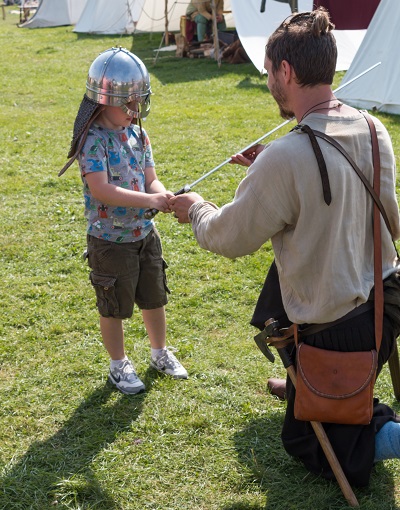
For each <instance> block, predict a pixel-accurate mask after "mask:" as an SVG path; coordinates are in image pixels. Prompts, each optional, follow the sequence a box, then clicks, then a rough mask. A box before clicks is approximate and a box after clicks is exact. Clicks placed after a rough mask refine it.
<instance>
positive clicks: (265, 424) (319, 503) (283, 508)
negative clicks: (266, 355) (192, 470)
mask: <svg viewBox="0 0 400 510" xmlns="http://www.w3.org/2000/svg"><path fill="white" fill-rule="evenodd" d="M282 424H283V413H282V414H280V413H279V414H272V415H270V416H269V417H268V418H264V419H258V420H253V421H251V422H249V423H248V425H247V427H246V428H245V429H243V430H242V431H239V432H238V433H236V434H235V435H234V438H233V439H234V443H235V447H236V451H237V454H238V458H239V461H240V462H241V463H242V464H243V465H245V466H246V467H247V468H248V469H249V470H250V472H251V474H250V476H249V479H248V481H247V482H246V483H248V484H249V485H252V486H254V484H256V486H257V490H261V492H262V493H264V494H265V496H266V504H265V506H263V507H261V506H259V505H252V504H249V503H248V502H243V503H241V502H240V501H237V502H235V503H234V504H230V505H226V506H224V507H223V508H222V510H261V508H264V509H265V510H289V509H296V510H298V509H301V510H315V509H316V508H321V509H324V510H328V509H329V510H344V509H347V508H349V506H348V505H347V503H346V500H345V498H344V496H343V494H342V492H341V490H340V488H339V486H338V485H337V483H336V482H335V481H332V482H330V481H327V480H325V479H324V478H321V477H318V476H316V475H313V474H311V473H309V472H308V471H306V469H305V468H304V467H303V465H302V463H301V462H300V461H297V460H295V459H293V458H292V457H290V456H289V455H288V454H287V453H286V452H285V450H284V448H283V445H282V443H281V439H280V433H281V428H282ZM246 492H247V491H246ZM354 492H355V495H356V497H357V499H358V501H359V503H360V507H362V508H363V509H365V510H367V509H368V510H377V509H382V510H383V509H384V510H389V509H390V510H396V509H399V508H400V507H399V506H397V505H396V502H395V496H394V492H395V482H394V480H393V474H392V473H391V472H390V471H389V470H388V469H387V468H385V465H384V464H382V463H380V464H379V465H378V466H377V468H376V470H374V471H373V473H372V475H371V481H370V485H369V487H368V488H361V489H357V488H355V489H354Z"/></svg>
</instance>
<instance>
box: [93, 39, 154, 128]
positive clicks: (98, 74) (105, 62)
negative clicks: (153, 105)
mask: <svg viewBox="0 0 400 510" xmlns="http://www.w3.org/2000/svg"><path fill="white" fill-rule="evenodd" d="M150 94H151V88H150V76H149V73H148V71H147V69H146V66H145V65H144V64H143V62H142V61H141V60H140V59H139V58H138V57H137V56H136V55H134V54H133V53H131V52H130V51H128V50H127V49H125V48H121V47H120V48H110V49H108V50H106V51H104V52H103V53H100V55H99V56H98V57H97V58H96V59H95V60H94V61H93V63H92V65H91V66H90V68H89V73H88V77H87V81H86V96H87V97H88V98H89V99H92V100H93V101H95V102H96V103H99V104H104V105H108V106H119V107H120V108H122V109H123V110H124V111H125V112H126V113H127V114H128V115H132V116H133V117H134V118H135V119H144V118H145V117H147V115H148V114H149V111H150ZM131 101H135V102H136V103H137V105H138V108H137V111H134V110H130V109H129V108H128V106H127V104H128V103H130V102H131Z"/></svg>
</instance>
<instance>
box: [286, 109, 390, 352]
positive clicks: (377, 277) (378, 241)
mask: <svg viewBox="0 0 400 510" xmlns="http://www.w3.org/2000/svg"><path fill="white" fill-rule="evenodd" d="M361 113H362V114H363V115H364V117H365V120H366V121H367V123H368V126H369V130H370V133H371V142H372V161H373V166H374V179H373V186H371V185H370V183H369V182H368V179H367V178H366V177H365V175H364V174H363V172H362V171H361V170H360V168H359V167H358V166H357V165H356V163H355V162H354V160H353V159H352V158H351V156H350V155H349V154H348V153H347V152H346V151H345V149H344V148H343V147H342V146H341V145H340V144H339V143H338V142H337V141H336V140H335V139H333V138H331V137H330V136H329V135H327V134H325V133H322V132H320V131H316V130H315V129H311V128H310V127H309V126H307V125H304V124H300V125H299V126H296V128H295V129H300V130H301V131H304V132H305V133H307V135H308V136H309V138H310V142H311V145H312V147H313V150H314V153H315V156H316V158H317V162H318V168H319V171H320V175H321V180H322V189H323V195H324V200H325V203H326V204H327V205H329V204H330V202H331V198H332V197H331V190H330V184H329V176H328V172H327V170H326V164H325V160H324V157H323V155H322V152H321V149H320V147H319V145H318V143H317V141H316V139H315V137H318V138H322V139H323V140H325V141H326V142H328V143H330V144H331V145H333V146H334V147H335V148H336V149H337V150H338V151H340V152H341V154H343V156H344V157H345V158H346V159H347V161H348V162H349V163H350V165H351V166H352V167H353V169H354V170H355V172H356V173H357V175H358V177H359V178H360V179H361V181H362V183H363V184H364V186H365V188H366V189H367V191H368V192H369V193H370V195H371V196H372V198H373V201H374V209H373V235H374V314H375V342H376V350H377V351H378V352H379V349H380V346H381V343H382V335H383V301H384V300H383V280H382V236H381V215H382V218H383V220H384V222H385V224H386V226H387V228H388V230H389V232H390V234H391V236H392V239H393V234H392V229H391V227H390V223H389V219H388V217H387V214H386V211H385V208H384V207H383V204H382V202H381V200H380V198H379V195H380V181H381V178H380V175H381V165H380V155H379V144H378V136H377V134H376V128H375V124H374V122H373V121H372V119H371V117H370V116H369V114H368V113H367V112H366V111H361ZM379 213H380V214H379ZM296 329H297V327H296ZM323 329H325V328H323ZM295 336H297V331H295Z"/></svg>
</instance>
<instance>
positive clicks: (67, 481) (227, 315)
mask: <svg viewBox="0 0 400 510" xmlns="http://www.w3.org/2000/svg"><path fill="white" fill-rule="evenodd" d="M12 9H13V8H12V7H7V8H6V12H7V15H6V19H5V20H0V42H1V49H2V56H1V73H0V84H1V88H0V167H1V173H0V183H1V197H0V201H1V210H2V211H3V212H2V214H3V220H2V225H3V227H2V228H1V230H0V260H1V264H0V271H1V281H2V289H3V291H2V292H1V294H0V304H1V308H0V310H1V312H0V313H1V316H0V317H1V320H0V398H1V413H0V437H1V441H0V478H1V481H0V509H1V510H17V509H18V510H27V509H32V510H48V509H53V508H59V509H74V510H78V509H84V510H89V509H91V510H92V509H93V510H94V509H96V510H147V509H152V510H189V509H190V510H258V509H268V510H289V509H296V510H314V509H331V510H339V509H344V508H347V505H346V503H345V501H344V498H343V496H342V493H341V491H340V489H339V488H338V486H337V484H336V483H333V482H332V483H329V482H327V481H325V480H323V479H321V478H319V477H316V476H313V475H310V474H308V473H307V472H306V471H305V469H304V468H303V467H302V465H301V464H299V463H298V462H296V461H295V460H293V459H292V458H290V457H289V456H288V455H287V454H286V453H285V451H284V449H283V447H282V445H281V442H280V429H281V425H282V421H283V416H284V409H285V405H284V403H282V402H280V401H278V400H277V399H276V398H275V397H272V396H271V395H269V394H268V393H267V392H266V380H267V378H268V377H270V376H282V375H283V374H284V370H283V368H282V365H281V364H280V363H278V362H277V363H275V364H274V365H272V364H268V363H267V361H266V360H265V358H264V357H263V356H262V354H261V353H260V352H259V351H258V349H257V347H256V345H255V343H254V341H253V336H254V334H255V333H256V330H255V329H254V328H252V327H251V326H250V325H249V321H250V318H251V315H252V311H253V308H254V304H255V301H256V299H257V296H258V293H259V291H260V289H261V286H262V283H263V280H264V277H265V274H266V272H267V270H268V267H269V264H270V263H271V260H272V253H271V248H270V245H269V244H266V245H265V246H263V247H262V249H261V250H259V252H257V253H255V254H254V255H251V256H247V257H243V258H241V259H237V260H234V261H232V260H227V259H223V258H222V257H219V256H216V255H213V254H210V253H207V252H205V251H202V250H201V249H200V248H199V247H198V246H197V244H196V242H195V241H194V238H193V235H192V233H191V229H190V226H188V225H179V224H178V223H177V222H176V221H175V220H174V218H172V216H170V215H161V214H160V215H158V216H157V218H156V221H157V227H158V229H159V231H160V234H161V237H162V240H163V248H164V256H165V259H166V260H167V262H168V264H169V269H168V279H169V286H170V288H171V289H172V293H171V297H170V302H169V304H168V306H167V320H168V331H169V333H168V344H169V345H172V346H174V347H175V348H176V349H177V355H178V357H179V358H180V359H181V360H182V362H183V363H184V365H185V367H186V368H187V369H188V371H189V374H190V378H189V379H188V380H187V381H173V380H170V379H168V378H165V377H162V376H159V375H158V374H157V373H155V372H153V371H152V370H150V369H149V368H148V364H149V351H150V349H149V343H148V340H147V337H146V333H145V330H144V327H143V324H142V322H141V319H140V317H139V314H135V316H134V317H133V319H132V320H130V321H126V346H127V352H128V354H129V355H130V356H131V358H132V360H133V361H134V362H135V364H136V368H137V370H138V373H139V375H140V376H141V378H143V380H144V381H145V383H146V386H147V388H148V391H147V392H146V393H145V394H142V395H139V396H136V397H128V396H124V395H122V394H120V393H118V392H116V391H114V390H113V389H112V388H110V387H109V386H108V384H107V383H106V379H107V370H108V359H107V355H106V352H105V350H104V348H103V347H102V344H101V338H100V335H99V329H98V316H97V311H96V309H95V302H94V293H93V291H92V288H91V286H90V284H89V281H88V268H87V266H86V265H85V264H84V263H83V261H82V258H81V254H82V252H83V249H84V247H85V222H84V218H83V199H82V196H81V183H80V178H79V172H78V169H77V165H76V164H74V165H73V166H72V167H71V168H70V169H69V170H68V171H67V173H66V174H65V175H64V176H63V177H62V178H58V177H57V173H58V171H59V170H60V168H61V167H62V166H63V165H64V163H65V162H66V154H67V152H68V149H69V143H70V138H71V131H72V125H73V122H74V119H75V115H76V112H77V108H78V106H79V103H80V100H81V98H82V96H83V94H84V90H85V80H86V74H87V70H88V67H89V65H90V63H91V62H92V60H93V59H94V58H95V57H96V56H97V55H98V54H99V53H100V52H101V51H104V50H105V49H107V48H109V47H111V46H118V45H121V46H123V47H126V48H128V49H130V50H132V51H133V52H134V53H136V54H137V55H138V56H139V57H140V58H141V59H142V60H143V61H144V62H145V64H146V65H147V66H148V69H149V72H150V74H151V80H152V88H153V91H154V96H153V98H152V109H151V114H150V116H149V118H148V120H146V123H145V127H146V129H147V130H148V132H149V134H150V138H151V141H152V145H153V150H154V156H155V160H156V165H157V172H158V175H159V177H160V178H161V180H162V181H163V182H164V183H165V185H166V186H167V187H168V188H169V189H171V190H173V191H176V190H178V189H180V188H181V187H182V186H183V185H184V184H187V183H191V182H193V181H194V180H196V179H197V178H198V177H200V176H201V175H203V174H204V173H206V172H207V171H209V170H210V169H211V168H213V167H215V166H216V165H218V164H219V163H221V162H222V161H224V160H225V159H227V158H228V157H229V156H230V155H231V154H233V153H234V152H237V151H238V150H240V149H242V148H243V147H245V146H247V145H248V144H249V143H251V142H252V141H253V140H255V139H257V138H259V137H260V136H262V134H263V133H266V132H268V131H269V130H271V129H272V128H274V127H275V126H277V125H278V124H280V123H281V122H282V120H281V119H280V117H279V115H278V109H277V107H276V105H275V103H274V101H273V100H272V98H271V96H270V94H269V92H268V90H267V88H266V86H265V78H263V77H260V75H259V73H258V72H257V70H256V69H255V68H254V67H253V65H252V64H248V65H247V64H245V65H239V66H232V65H228V64H223V65H222V67H221V68H220V69H218V66H217V65H216V63H215V62H214V61H212V60H209V59H193V60H192V59H176V58H175V57H174V55H173V54H165V53H160V57H159V59H158V61H157V63H156V64H155V63H154V51H153V50H154V49H155V48H158V45H159V42H160V37H161V36H160V34H158V35H154V34H153V35H152V36H150V35H148V34H147V35H140V36H135V37H132V36H124V37H119V36H114V37H113V36H101V37H100V36H89V35H82V34H75V33H73V31H72V27H58V28H50V29H35V30H29V29H20V28H18V27H17V22H18V20H19V16H18V15H16V14H11V10H12ZM342 76H343V73H341V74H340V75H338V76H337V77H336V80H335V86H337V85H338V84H339V83H340V79H341V77H342ZM365 79H368V78H367V77H366V78H365ZM378 116H379V118H381V119H382V120H383V122H384V123H385V124H386V126H387V127H388V129H389V132H390V134H391V136H392V138H393V142H394V146H395V151H396V154H397V155H398V156H399V155H400V118H399V117H396V116H390V115H384V114H379V115H378ZM290 127H291V126H286V127H285V128H283V129H282V130H281V131H279V132H278V133H276V134H275V135H274V136H276V137H278V136H282V135H283V134H284V133H285V132H287V131H288V130H289V129H290ZM272 138H273V137H272ZM398 163H399V161H398ZM243 172H244V171H243V169H242V168H241V167H237V166H234V165H226V166H224V167H223V168H222V169H221V170H220V171H219V172H217V173H215V174H214V175H213V176H211V177H210V178H209V179H207V180H205V181H203V182H202V183H201V184H199V185H198V187H197V188H196V191H198V192H199V193H201V194H202V195H204V196H205V197H206V198H208V199H210V200H212V201H214V202H215V203H217V204H220V205H222V204H223V203H226V202H227V201H230V200H231V199H232V197H233V195H234V192H235V189H236V187H237V185H238V183H239V182H240V180H241V178H242V177H243V175H244V174H243ZM376 393H377V396H379V398H381V399H382V400H383V401H385V402H388V403H389V404H393V405H394V407H395V409H396V410H397V411H400V406H399V404H397V403H395V402H394V397H393V391H392V388H391V382H390V377H389V371H388V369H385V370H384V374H383V376H382V377H381V378H380V379H379V382H378V383H377V388H376ZM399 486H400V469H399V461H387V462H385V463H384V464H382V465H379V466H378V467H377V469H376V470H375V471H374V473H373V476H372V479H371V484H370V486H369V487H368V488H366V489H361V490H356V491H355V493H356V496H357V498H358V500H359V502H360V506H361V508H362V509H368V510H389V509H396V508H400V492H399Z"/></svg>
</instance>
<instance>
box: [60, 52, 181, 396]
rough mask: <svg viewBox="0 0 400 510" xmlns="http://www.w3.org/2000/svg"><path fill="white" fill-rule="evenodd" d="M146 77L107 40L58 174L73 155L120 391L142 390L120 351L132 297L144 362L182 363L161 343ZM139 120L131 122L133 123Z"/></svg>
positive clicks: (104, 331)
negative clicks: (143, 334) (145, 350)
mask: <svg viewBox="0 0 400 510" xmlns="http://www.w3.org/2000/svg"><path fill="white" fill-rule="evenodd" d="M150 94H151V89H150V79H149V74H148V72H147V69H146V67H145V66H144V64H143V62H142V61H141V60H140V59H139V58H138V57H136V56H135V55H134V54H132V53H130V52H129V51H128V50H126V49H123V48H111V49H109V50H106V51H105V52H103V53H101V54H100V55H99V56H98V57H97V58H96V59H95V60H94V61H93V63H92V65H91V66H90V69H89V73H88V78H87V82H86V94H85V96H84V98H83V100H82V103H81V105H80V108H79V111H78V114H77V117H76V120H75V124H74V134H73V138H72V142H71V150H70V152H69V154H68V156H69V157H70V158H71V159H70V160H69V162H68V163H67V164H66V165H65V167H64V168H63V169H62V170H61V172H60V174H59V175H61V174H62V173H63V172H64V171H65V170H66V169H67V168H68V167H69V166H70V165H71V164H72V162H73V161H74V159H76V158H77V157H78V160H79V166H80V170H81V177H82V181H83V189H84V199H85V217H86V219H87V257H88V262H89V266H90V268H91V273H90V281H91V283H92V285H93V287H94V289H95V292H96V297H97V308H98V310H99V313H100V329H101V335H102V338H103V343H104V346H105V348H106V349H107V351H108V354H109V355H110V358H111V361H110V372H109V376H108V379H109V381H110V382H111V383H112V384H113V385H115V386H116V387H117V388H118V389H119V390H120V391H121V392H122V393H126V394H135V393H139V392H141V391H144V390H145V386H144V384H143V382H142V381H141V380H140V379H139V377H138V376H137V374H136V372H135V368H134V366H133V364H132V362H131V361H130V360H129V359H128V358H127V356H126V355H125V349H124V331H123V319H126V318H129V317H131V316H132V313H133V306H134V303H136V305H137V306H138V307H139V308H140V309H141V310H142V317H143V321H144V324H145V327H146V331H147V334H148V336H149V340H150V345H151V361H150V365H151V366H152V367H153V368H155V369H156V370H158V371H159V372H163V373H165V374H168V375H171V376H172V377H174V378H179V379H186V378H187V376H188V375H187V371H186V370H185V368H184V367H183V366H182V365H181V364H180V363H179V361H178V360H177V359H176V357H175V356H174V354H173V353H172V352H171V351H169V350H168V349H167V348H166V320H165V310H164V306H165V305H166V303H167V292H169V290H168V287H167V285H166V277H165V268H166V263H165V262H164V260H163V258H162V251H161V241H160V238H159V235H158V232H157V230H156V228H155V226H154V221H153V220H152V219H146V216H147V215H146V211H147V210H149V209H157V210H159V211H162V212H164V213H168V212H170V208H169V198H170V197H171V196H173V194H172V193H171V192H169V191H166V190H165V188H164V186H163V185H162V183H161V182H160V181H159V180H158V179H157V175H156V172H155V169H154V161H153V156H152V150H151V146H150V141H149V138H148V136H147V134H146V132H145V130H144V129H143V128H142V126H141V119H142V118H144V117H146V116H147V115H148V113H149V110H150ZM137 123H138V125H137Z"/></svg>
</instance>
